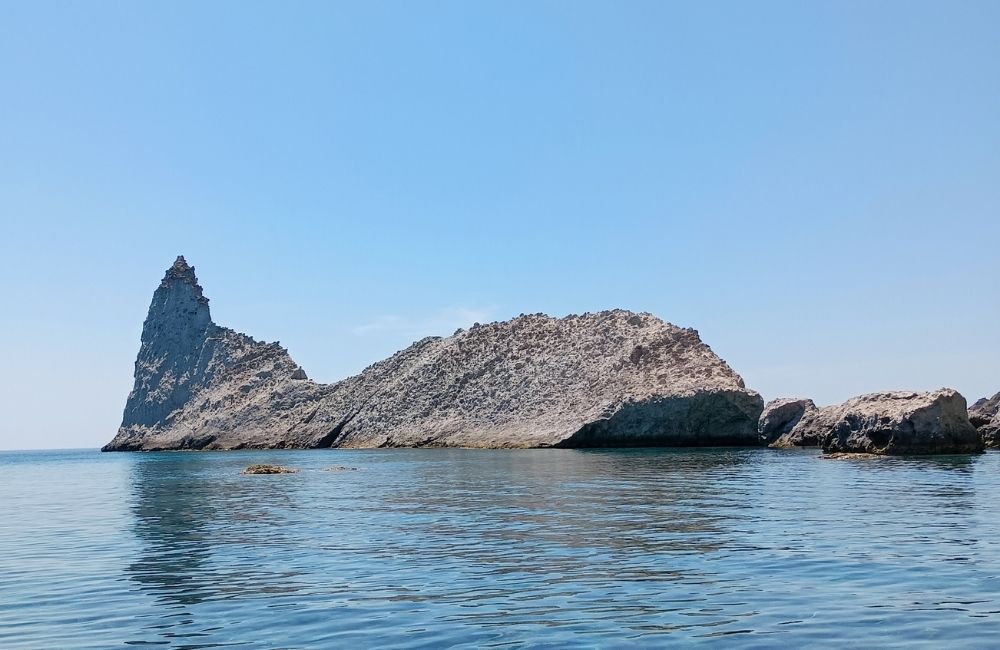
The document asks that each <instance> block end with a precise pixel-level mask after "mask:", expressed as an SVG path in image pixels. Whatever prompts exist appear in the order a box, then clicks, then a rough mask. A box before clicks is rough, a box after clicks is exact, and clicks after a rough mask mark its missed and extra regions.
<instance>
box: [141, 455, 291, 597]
mask: <svg viewBox="0 0 1000 650" xmlns="http://www.w3.org/2000/svg"><path fill="white" fill-rule="evenodd" d="M243 478H244V477H240V476H239V475H238V474H237V473H236V472H235V471H233V470H232V469H231V468H230V467H229V464H226V465H225V467H224V468H221V467H220V464H219V462H218V458H217V457H213V456H212V455H208V454H184V453H175V454H144V455H140V456H138V457H137V462H135V464H134V465H133V467H132V512H133V515H134V533H135V537H136V539H138V540H139V541H140V542H141V550H140V552H139V554H138V557H137V559H135V561H133V562H131V563H130V564H129V565H128V567H127V574H128V576H129V577H130V578H131V579H132V580H134V581H135V582H136V583H137V584H138V585H140V587H141V588H142V589H143V590H145V591H147V592H149V593H150V594H152V595H154V596H155V597H156V598H157V599H158V600H160V601H161V602H163V603H165V604H175V605H196V604H198V603H201V602H202V601H205V600H210V599H226V598H236V597H240V596H245V595H259V594H267V593H271V594H281V593H292V592H294V591H296V590H297V589H300V588H301V587H302V585H301V583H299V582H297V581H296V577H297V576H299V575H300V574H301V571H298V570H295V569H294V568H288V569H285V570H277V569H275V568H274V565H275V563H274V562H268V561H265V558H263V557H261V550H260V549H261V548H275V547H276V548H280V547H281V546H282V544H283V538H284V535H283V532H282V530H283V524H284V522H285V520H286V519H287V518H288V513H289V512H293V511H294V510H295V508H296V503H297V500H296V495H295V493H294V491H289V490H287V487H288V486H284V487H283V489H277V490H276V489H267V487H268V486H266V485H263V486H262V485H259V484H258V485H253V483H252V482H248V481H245V480H241V479H243ZM272 487H273V486H272Z"/></svg>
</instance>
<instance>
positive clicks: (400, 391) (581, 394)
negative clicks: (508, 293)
mask: <svg viewBox="0 0 1000 650" xmlns="http://www.w3.org/2000/svg"><path fill="white" fill-rule="evenodd" d="M306 377H307V375H306V374H305V371H304V370H302V369H301V368H300V367H299V366H298V364H296V363H295V362H294V361H293V360H292V359H291V357H290V356H289V355H288V352H287V351H286V350H285V349H284V348H282V347H281V346H280V345H278V344H277V343H264V342H259V341H256V340H254V339H253V338H251V337H249V336H246V335H244V334H240V333H238V332H235V331H233V330H230V329H228V328H224V327H220V326H218V325H216V324H214V323H213V322H212V320H211V317H210V314H209V309H208V300H207V299H206V298H205V297H204V296H203V294H202V289H201V287H200V286H199V285H198V281H197V279H196V277H195V274H194V268H193V267H190V266H189V265H188V264H187V262H186V261H185V260H184V258H183V257H179V258H178V259H177V261H176V262H175V263H174V265H173V266H172V267H171V268H170V269H169V270H168V271H167V274H166V276H165V277H164V279H163V281H162V282H161V284H160V286H159V287H158V288H157V290H156V292H155V293H154V296H153V301H152V304H151V305H150V310H149V314H148V316H147V318H146V322H145V324H144V326H143V334H142V345H141V348H140V351H139V355H138V358H137V360H136V368H135V386H134V388H133V390H132V392H131V394H130V395H129V399H128V403H127V405H126V407H125V415H124V418H123V421H122V426H121V428H120V429H119V431H118V435H116V436H115V438H114V440H112V441H111V442H110V443H109V444H108V445H107V446H106V447H105V450H143V449H146V450H151V449H204V448H207V449H239V448H285V447H393V446H411V447H419V446H466V447H547V446H567V447H592V446H595V447H603V446H650V445H755V444H757V423H758V418H759V415H760V412H761V409H762V407H763V402H762V400H761V398H760V396H759V395H758V394H757V393H755V392H753V391H751V390H748V389H747V388H746V387H745V386H744V383H743V380H742V379H741V378H740V377H739V375H737V374H736V373H735V372H734V371H733V370H732V369H731V368H730V367H729V366H728V365H727V364H726V363H725V362H724V361H723V360H722V359H720V358H719V357H718V356H717V355H716V354H715V353H713V352H712V350H711V349H710V348H709V347H708V346H707V345H705V344H704V343H702V341H701V339H700V338H699V336H698V333H697V332H696V331H694V330H692V329H684V328H679V327H675V326H674V325H671V324H669V323H665V322H663V321H662V320H660V319H658V318H656V317H654V316H652V315H650V314H636V313H632V312H628V311H624V310H613V311H605V312H598V313H594V314H584V315H582V316H576V315H574V316H568V317H566V318H551V317H548V316H545V315H543V314H535V315H522V316H520V317H518V318H515V319H513V320H510V321H506V322H500V323H491V324H488V325H476V326H473V327H472V328H470V329H469V330H465V331H459V332H456V333H455V334H454V335H452V336H449V337H446V338H441V337H428V338H425V339H422V340H420V341H417V342H416V343H414V344H413V345H411V346H410V347H408V348H406V349H405V350H402V351H401V352H398V353H396V354H395V355H393V356H392V357H390V358H388V359H386V360H384V361H380V362H378V363H376V364H374V365H372V366H369V367H368V368H366V369H365V370H364V371H363V372H361V373H360V374H359V375H356V376H354V377H350V378H348V379H345V380H343V381H340V382H338V383H335V384H319V383H316V382H313V381H310V380H309V379H307V378H306Z"/></svg>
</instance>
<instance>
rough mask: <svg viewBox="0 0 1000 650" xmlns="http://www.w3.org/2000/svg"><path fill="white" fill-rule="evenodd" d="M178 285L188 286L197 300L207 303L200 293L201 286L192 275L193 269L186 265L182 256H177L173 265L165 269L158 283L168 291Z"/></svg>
mask: <svg viewBox="0 0 1000 650" xmlns="http://www.w3.org/2000/svg"><path fill="white" fill-rule="evenodd" d="M178 283H182V284H187V285H190V286H191V287H192V288H193V289H194V291H195V294H196V295H197V296H198V298H200V299H201V300H203V301H204V302H208V298H206V297H205V296H204V294H203V292H202V288H201V285H200V284H198V276H196V275H195V273H194V267H193V266H191V265H190V264H188V263H187V260H186V259H184V256H183V255H178V256H177V259H176V260H174V263H173V265H172V266H171V267H170V268H169V269H167V272H166V274H165V275H164V276H163V280H162V281H161V282H160V287H162V288H164V289H169V288H171V287H172V286H174V285H176V284H178Z"/></svg>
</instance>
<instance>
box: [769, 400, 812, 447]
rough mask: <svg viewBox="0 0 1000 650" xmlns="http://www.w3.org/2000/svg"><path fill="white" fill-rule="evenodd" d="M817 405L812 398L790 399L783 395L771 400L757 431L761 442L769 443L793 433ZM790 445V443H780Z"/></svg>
mask: <svg viewBox="0 0 1000 650" xmlns="http://www.w3.org/2000/svg"><path fill="white" fill-rule="evenodd" d="M815 410H816V405H815V404H813V401H812V400H811V399H790V398H787V397H782V398H779V399H775V400H771V401H770V402H768V403H767V405H766V406H764V411H763V412H762V413H761V414H760V423H759V424H758V427H757V433H758V435H759V436H760V441H761V444H764V445H769V444H771V443H773V442H775V441H776V440H778V439H779V438H781V437H782V436H786V435H787V434H789V433H791V431H792V430H793V429H794V428H795V425H797V424H798V423H799V421H800V420H801V419H802V417H803V416H804V415H805V414H806V413H809V412H812V411H815ZM780 446H788V445H780Z"/></svg>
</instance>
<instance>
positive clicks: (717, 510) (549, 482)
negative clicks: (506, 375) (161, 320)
mask: <svg viewBox="0 0 1000 650" xmlns="http://www.w3.org/2000/svg"><path fill="white" fill-rule="evenodd" d="M252 463H276V464H281V465H289V466H294V467H297V468H299V469H301V470H302V471H300V472H299V473H298V474H288V475H274V476H249V477H248V476H241V475H240V470H242V469H243V468H244V467H246V466H247V465H249V464H252ZM998 465H1000V454H995V453H990V454H985V455H981V456H976V457H952V458H937V459H876V460H874V462H858V461H839V462H833V461H825V460H822V459H820V458H819V457H818V456H817V455H816V454H815V453H812V452H802V451H787V452H775V451H770V450H724V449H723V450H676V449H675V450H627V451H610V450H587V451H573V450H536V451H472V450H379V451H341V450H328V451H326V450H324V451H312V452H295V451H287V452H232V453H154V454H104V455H102V454H99V453H97V452H76V451H74V452H37V453H28V452H17V453H4V454H0V470H2V471H0V494H3V496H4V499H3V504H4V505H3V508H4V511H3V522H4V525H3V527H2V528H0V647H4V648H38V647H48V648H82V647H88V648H89V647H114V646H123V645H130V646H137V647H142V646H147V645H148V646H156V647H172V648H213V647H223V646H227V645H231V646H238V647H241V648H242V647H260V648H269V647H275V648H276V647H282V648H286V647H305V646H313V647H329V646H347V645H350V644H358V645H362V646H379V647H404V646H405V647H440V646H450V645H467V646H477V647H478V646H482V647H510V646H519V645H527V644H539V645H550V646H551V645H579V644H588V645H598V646H614V647H629V646H634V647H650V646H660V645H663V644H664V643H666V642H672V641H684V642H688V643H698V642H702V643H709V644H717V643H725V645H727V646H735V647H775V646H779V645H806V644H808V645H820V646H822V645H827V646H842V645H844V644H845V643H851V644H854V645H861V646H868V647H871V646H884V645H892V644H897V645H906V646H912V645H921V644H922V645H925V646H938V645H942V644H945V643H947V644H948V645H949V646H952V647H954V646H956V645H957V646H963V645H964V646H967V647H983V646H988V645H991V644H992V643H993V640H994V639H995V638H996V635H997V634H998V632H1000V546H998V543H1000V542H998V540H1000V534H998V533H1000V530H998V529H1000V517H998V514H1000V512H998V509H1000V506H998V505H997V502H996V500H995V499H994V498H993V495H994V494H996V492H997V489H998V487H1000V479H998V475H1000V467H998ZM331 466H346V467H358V468H360V469H361V470H363V471H356V472H329V471H323V470H324V469H327V468H329V467H331Z"/></svg>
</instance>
